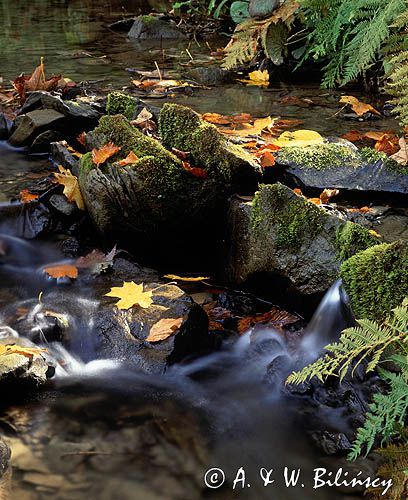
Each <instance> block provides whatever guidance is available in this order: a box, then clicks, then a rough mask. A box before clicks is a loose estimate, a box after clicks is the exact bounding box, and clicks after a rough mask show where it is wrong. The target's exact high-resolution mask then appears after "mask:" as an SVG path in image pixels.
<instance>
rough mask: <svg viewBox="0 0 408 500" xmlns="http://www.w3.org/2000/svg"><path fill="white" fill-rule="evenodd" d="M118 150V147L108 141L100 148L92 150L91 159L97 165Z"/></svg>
mask: <svg viewBox="0 0 408 500" xmlns="http://www.w3.org/2000/svg"><path fill="white" fill-rule="evenodd" d="M119 150H120V147H119V146H116V145H115V144H113V142H112V141H110V142H108V143H107V144H105V145H104V146H102V147H101V148H99V149H93V150H92V161H93V162H94V163H95V165H96V166H98V167H99V165H102V164H103V163H105V161H106V160H109V158H111V157H112V156H113V155H114V154H115V153H117V152H118V151H119Z"/></svg>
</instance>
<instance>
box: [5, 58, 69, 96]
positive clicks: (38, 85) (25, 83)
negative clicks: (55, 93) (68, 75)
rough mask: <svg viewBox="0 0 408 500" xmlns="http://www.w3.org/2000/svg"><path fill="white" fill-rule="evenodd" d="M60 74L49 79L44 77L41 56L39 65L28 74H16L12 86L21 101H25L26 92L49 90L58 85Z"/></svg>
mask: <svg viewBox="0 0 408 500" xmlns="http://www.w3.org/2000/svg"><path fill="white" fill-rule="evenodd" d="M60 79H61V75H54V76H52V77H51V78H50V79H49V80H47V79H46V77H45V72H44V60H43V58H42V57H41V62H40V65H39V66H37V67H36V68H35V70H34V71H33V73H32V74H31V75H30V76H26V75H24V74H22V75H20V76H18V77H17V78H16V79H15V80H14V82H13V86H14V88H15V89H16V90H17V92H18V94H19V96H20V99H21V101H25V97H26V92H34V91H36V90H45V91H46V92H49V91H51V90H54V89H56V88H57V86H58V82H59V80H60Z"/></svg>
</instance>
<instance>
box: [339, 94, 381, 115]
mask: <svg viewBox="0 0 408 500" xmlns="http://www.w3.org/2000/svg"><path fill="white" fill-rule="evenodd" d="M340 102H341V103H344V104H350V106H351V109H352V110H353V111H354V113H356V115H358V116H363V115H365V114H366V113H367V112H370V113H374V114H375V115H379V116H381V113H380V112H379V111H377V110H376V109H375V108H373V107H372V106H371V104H366V103H365V102H361V101H359V100H358V99H357V97H353V96H352V95H344V96H342V97H341V98H340Z"/></svg>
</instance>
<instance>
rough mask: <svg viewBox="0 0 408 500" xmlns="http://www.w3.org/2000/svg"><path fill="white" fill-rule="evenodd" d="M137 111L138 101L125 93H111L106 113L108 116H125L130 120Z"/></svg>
mask: <svg viewBox="0 0 408 500" xmlns="http://www.w3.org/2000/svg"><path fill="white" fill-rule="evenodd" d="M135 109H136V100H135V98H134V97H132V96H131V95H129V94H125V93H123V92H111V93H110V94H108V97H107V103H106V112H107V113H108V115H123V116H125V117H126V118H127V119H128V120H131V119H132V118H133V115H134V113H135Z"/></svg>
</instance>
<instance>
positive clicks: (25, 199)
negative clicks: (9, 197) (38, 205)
mask: <svg viewBox="0 0 408 500" xmlns="http://www.w3.org/2000/svg"><path fill="white" fill-rule="evenodd" d="M38 198H39V195H38V194H34V193H30V191H29V190H28V189H22V190H21V191H20V200H21V203H30V201H35V200H38Z"/></svg>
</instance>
